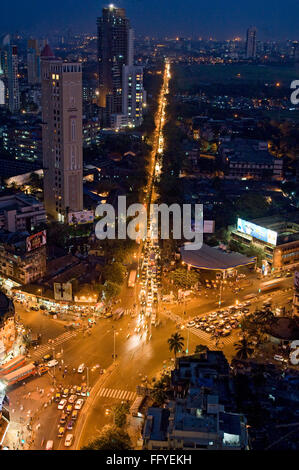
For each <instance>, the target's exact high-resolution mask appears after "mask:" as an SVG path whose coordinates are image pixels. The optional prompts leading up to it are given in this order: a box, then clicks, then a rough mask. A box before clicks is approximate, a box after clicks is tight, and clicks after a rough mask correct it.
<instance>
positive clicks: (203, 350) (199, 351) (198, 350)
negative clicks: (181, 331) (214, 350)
mask: <svg viewBox="0 0 299 470" xmlns="http://www.w3.org/2000/svg"><path fill="white" fill-rule="evenodd" d="M208 350H209V348H208V346H205V345H204V344H198V345H197V346H196V347H195V351H194V354H204V353H207V351H208Z"/></svg>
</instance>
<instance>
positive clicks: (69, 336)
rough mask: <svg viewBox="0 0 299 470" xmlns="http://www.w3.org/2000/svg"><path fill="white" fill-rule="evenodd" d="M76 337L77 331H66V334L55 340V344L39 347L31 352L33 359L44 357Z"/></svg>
mask: <svg viewBox="0 0 299 470" xmlns="http://www.w3.org/2000/svg"><path fill="white" fill-rule="evenodd" d="M75 336H77V333H76V331H66V332H65V333H62V334H61V335H59V336H57V338H55V340H54V342H53V343H51V344H43V345H42V346H39V347H38V348H37V349H36V350H34V351H31V352H30V356H31V359H32V360H35V359H39V358H40V357H42V356H44V355H45V354H47V353H48V352H50V351H52V350H53V349H55V348H57V346H59V345H60V344H63V343H65V342H66V341H69V340H70V339H72V338H74V337H75Z"/></svg>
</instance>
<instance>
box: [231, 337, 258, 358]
mask: <svg viewBox="0 0 299 470" xmlns="http://www.w3.org/2000/svg"><path fill="white" fill-rule="evenodd" d="M234 346H235V349H236V357H237V358H238V359H242V360H245V361H246V360H247V359H248V358H249V357H250V356H252V354H253V353H254V347H253V343H251V342H250V341H249V340H248V339H247V338H245V336H244V337H243V339H241V340H240V341H239V342H238V343H235V344H234Z"/></svg>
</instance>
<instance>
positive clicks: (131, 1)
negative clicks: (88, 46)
mask: <svg viewBox="0 0 299 470" xmlns="http://www.w3.org/2000/svg"><path fill="white" fill-rule="evenodd" d="M107 3H110V2H102V1H99V0H27V1H26V0H14V1H5V2H4V1H3V2H1V14H0V33H1V32H3V33H4V32H16V31H20V32H25V33H39V34H44V35H46V34H47V33H48V32H49V31H50V30H51V29H52V30H62V29H63V28H69V27H71V28H72V30H73V31H74V32H77V31H84V32H85V31H86V32H95V30H96V26H95V22H96V17H97V16H100V12H101V8H102V6H104V5H107ZM115 4H116V5H117V6H122V7H125V8H126V10H127V15H128V17H129V18H130V19H131V22H132V25H133V27H134V29H135V30H136V33H137V34H138V33H141V34H149V35H160V36H167V35H169V36H174V35H179V36H192V35H193V36H196V37H198V36H202V37H205V38H206V37H210V36H211V37H213V38H216V39H229V38H232V37H234V36H243V37H244V36H245V31H246V28H247V27H248V26H250V25H255V26H257V28H258V35H259V38H260V39H263V40H269V39H299V27H298V18H299V2H298V0H284V1H282V0H247V1H246V2H245V1H244V0H239V1H237V0H213V1H211V0H210V1H208V0H205V1H204V0H119V1H118V2H115Z"/></svg>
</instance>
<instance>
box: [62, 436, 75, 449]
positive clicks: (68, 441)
mask: <svg viewBox="0 0 299 470" xmlns="http://www.w3.org/2000/svg"><path fill="white" fill-rule="evenodd" d="M73 438H74V435H73V434H67V435H66V438H65V441H64V446H65V447H71V445H72V443H73Z"/></svg>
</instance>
